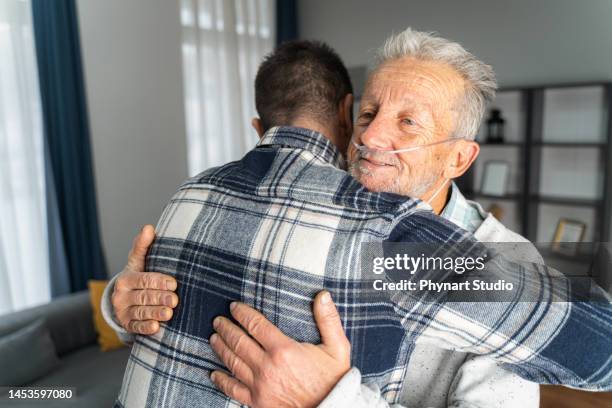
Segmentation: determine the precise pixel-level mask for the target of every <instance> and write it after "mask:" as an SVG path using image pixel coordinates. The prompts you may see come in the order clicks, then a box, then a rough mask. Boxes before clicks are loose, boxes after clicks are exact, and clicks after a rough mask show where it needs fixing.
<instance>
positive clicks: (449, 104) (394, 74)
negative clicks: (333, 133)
mask: <svg viewBox="0 0 612 408" xmlns="http://www.w3.org/2000/svg"><path fill="white" fill-rule="evenodd" d="M463 87H464V79H463V78H462V77H461V76H460V74H459V73H458V72H456V71H455V70H454V69H453V68H452V67H450V66H448V65H446V64H442V63H438V62H433V61H419V60H416V59H413V58H402V59H398V60H394V61H389V62H386V63H384V64H383V65H381V66H380V67H379V68H378V69H377V70H376V71H375V72H374V73H373V74H372V75H371V77H370V78H369V80H368V83H367V84H366V88H365V91H364V95H363V98H362V100H361V105H360V109H359V114H358V116H357V120H356V125H355V133H354V141H355V143H357V144H361V145H364V146H365V147H367V148H368V149H376V150H375V151H374V152H366V153H365V154H364V153H361V152H358V151H357V150H356V149H355V148H354V146H352V145H351V147H350V148H349V153H348V157H349V162H350V171H351V173H352V175H353V177H355V178H356V179H357V180H359V181H360V182H361V183H362V184H363V185H364V186H365V187H366V188H368V189H369V190H371V191H386V192H394V193H398V194H402V195H409V196H412V197H420V198H423V199H428V198H429V196H430V195H431V194H433V190H436V189H437V188H438V187H439V186H440V185H441V183H442V181H441V179H442V174H443V172H444V168H445V166H446V165H447V158H448V155H449V152H450V151H451V149H452V145H453V143H442V144H439V145H435V146H431V147H426V148H423V149H420V150H417V151H412V152H404V153H397V154H388V153H386V154H382V153H377V151H384V150H399V149H404V148H409V147H414V146H419V145H424V144H429V143H434V142H437V141H442V140H445V139H448V138H450V137H451V136H452V133H453V131H454V126H455V122H456V117H455V110H454V109H455V106H456V103H457V101H458V98H459V97H460V96H461V95H462V93H463Z"/></svg>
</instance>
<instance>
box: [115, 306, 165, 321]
mask: <svg viewBox="0 0 612 408" xmlns="http://www.w3.org/2000/svg"><path fill="white" fill-rule="evenodd" d="M125 315H126V317H127V320H129V321H133V320H140V321H143V320H157V321H158V322H165V321H168V320H170V319H171V318H172V309H171V308H169V307H166V306H132V307H130V308H129V309H127V310H126V311H125Z"/></svg>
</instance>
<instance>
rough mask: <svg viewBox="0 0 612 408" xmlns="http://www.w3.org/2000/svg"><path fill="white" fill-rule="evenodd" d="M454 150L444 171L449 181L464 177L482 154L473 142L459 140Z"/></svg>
mask: <svg viewBox="0 0 612 408" xmlns="http://www.w3.org/2000/svg"><path fill="white" fill-rule="evenodd" d="M452 149H453V151H452V152H451V154H450V155H449V156H448V159H449V161H448V164H447V166H446V169H445V170H444V175H445V177H446V178H448V179H455V178H457V177H460V176H461V175H463V173H465V172H466V171H467V170H468V169H469V168H470V166H471V165H472V163H474V160H476V158H477V157H478V153H480V146H479V145H478V143H476V142H474V141H472V140H459V142H457V143H455V146H453V147H452Z"/></svg>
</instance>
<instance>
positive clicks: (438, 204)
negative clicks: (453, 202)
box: [429, 183, 452, 215]
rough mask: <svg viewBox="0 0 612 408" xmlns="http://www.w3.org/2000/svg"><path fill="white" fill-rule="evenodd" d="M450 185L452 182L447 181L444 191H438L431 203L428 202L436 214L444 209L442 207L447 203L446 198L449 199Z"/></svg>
mask: <svg viewBox="0 0 612 408" xmlns="http://www.w3.org/2000/svg"><path fill="white" fill-rule="evenodd" d="M451 187H452V183H449V185H448V187H447V188H446V189H444V191H440V194H438V196H437V197H435V198H434V199H433V201H432V202H431V203H429V204H430V205H431V208H432V209H433V212H434V213H436V214H437V215H440V214H441V213H442V211H444V207H446V204H448V200H449V199H450V192H451Z"/></svg>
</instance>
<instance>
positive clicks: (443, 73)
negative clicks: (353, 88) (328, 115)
mask: <svg viewBox="0 0 612 408" xmlns="http://www.w3.org/2000/svg"><path fill="white" fill-rule="evenodd" d="M464 84H465V81H464V79H463V78H462V77H461V75H460V74H459V73H458V72H457V71H456V70H455V69H454V68H452V67H451V66H450V65H447V64H444V63H440V62H436V61H423V60H416V59H413V58H402V59H398V60H393V61H388V62H385V63H383V64H381V65H379V66H378V67H377V68H376V69H375V70H374V71H373V72H372V73H371V74H370V76H369V78H368V80H367V82H366V86H365V89H364V95H363V101H364V102H369V103H377V104H384V103H387V104H397V105H401V106H402V108H403V109H406V108H427V109H430V110H431V109H434V108H435V109H436V110H437V109H451V110H452V109H454V108H455V106H456V102H457V99H458V97H459V96H460V95H461V94H462V92H463V89H464Z"/></svg>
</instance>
